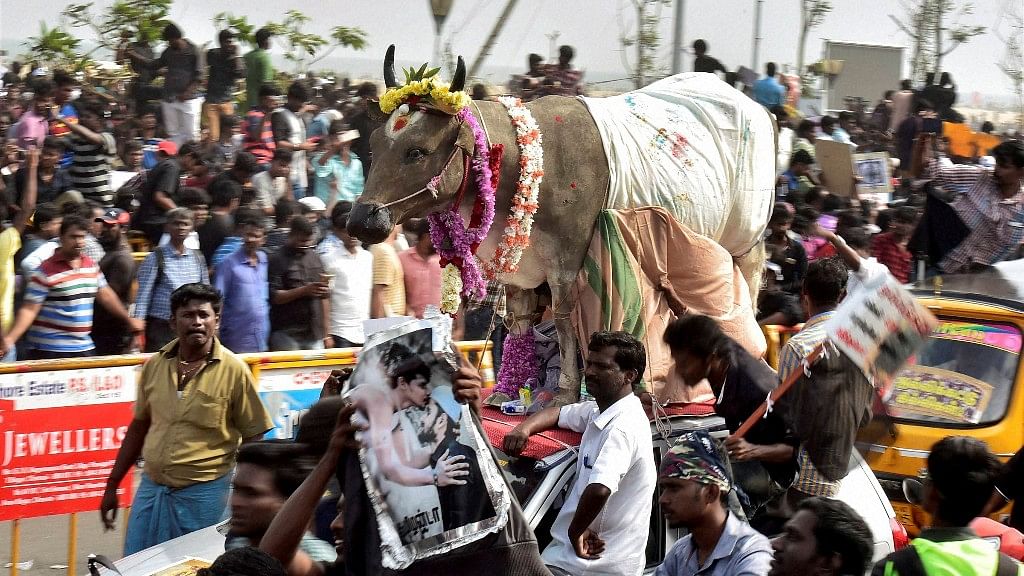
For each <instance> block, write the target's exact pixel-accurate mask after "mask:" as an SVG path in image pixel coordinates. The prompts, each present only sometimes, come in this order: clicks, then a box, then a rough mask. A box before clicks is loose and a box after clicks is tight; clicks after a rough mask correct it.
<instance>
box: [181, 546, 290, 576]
mask: <svg viewBox="0 0 1024 576" xmlns="http://www.w3.org/2000/svg"><path fill="white" fill-rule="evenodd" d="M287 574H288V573H287V572H286V571H285V569H284V566H282V565H281V562H279V561H278V560H277V558H274V557H273V556H271V555H270V554H267V553H266V552H264V551H262V550H260V549H259V548H253V547H252V546H245V547H243V548H234V549H232V550H228V551H227V552H225V553H223V554H221V555H220V556H218V557H217V559H216V560H214V561H213V564H211V565H210V567H209V568H200V569H199V570H198V571H196V576H286V575H287Z"/></svg>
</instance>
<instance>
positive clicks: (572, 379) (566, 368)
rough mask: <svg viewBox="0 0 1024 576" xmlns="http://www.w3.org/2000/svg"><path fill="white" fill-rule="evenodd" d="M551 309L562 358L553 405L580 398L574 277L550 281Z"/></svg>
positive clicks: (564, 403) (562, 404)
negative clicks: (574, 314)
mask: <svg viewBox="0 0 1024 576" xmlns="http://www.w3.org/2000/svg"><path fill="white" fill-rule="evenodd" d="M550 286H551V311H552V313H553V314H554V317H555V330H556V331H557V333H558V354H559V358H560V359H561V361H562V373H561V374H560V375H559V377H558V393H557V394H556V395H555V404H556V405H558V406H564V405H566V404H572V403H574V402H578V401H579V399H580V369H579V366H578V365H577V364H576V359H577V358H578V355H579V353H578V351H577V347H578V345H579V342H577V340H576V330H575V329H574V328H573V326H572V311H573V310H574V309H575V308H576V292H575V290H574V287H575V279H572V280H570V281H564V282H551V283H550Z"/></svg>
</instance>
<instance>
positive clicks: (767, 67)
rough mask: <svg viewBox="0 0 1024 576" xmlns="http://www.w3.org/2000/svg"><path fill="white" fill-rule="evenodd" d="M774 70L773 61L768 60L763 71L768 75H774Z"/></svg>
mask: <svg viewBox="0 0 1024 576" xmlns="http://www.w3.org/2000/svg"><path fill="white" fill-rule="evenodd" d="M776 70H777V67H776V66H775V62H769V63H767V64H765V66H764V73H765V74H766V75H768V76H775V72H776Z"/></svg>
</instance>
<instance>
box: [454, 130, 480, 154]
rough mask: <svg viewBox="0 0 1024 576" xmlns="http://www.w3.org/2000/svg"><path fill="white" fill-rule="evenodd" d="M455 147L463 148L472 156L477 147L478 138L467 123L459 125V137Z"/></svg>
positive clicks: (456, 139)
mask: <svg viewBox="0 0 1024 576" xmlns="http://www.w3.org/2000/svg"><path fill="white" fill-rule="evenodd" d="M455 146H456V147H458V148H462V149H463V150H465V151H466V153H467V154H470V155H472V153H473V152H474V148H475V147H476V137H475V136H474V135H473V131H472V130H470V129H469V126H466V124H465V123H459V135H458V136H456V138H455Z"/></svg>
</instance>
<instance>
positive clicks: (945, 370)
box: [886, 320, 1021, 426]
mask: <svg viewBox="0 0 1024 576" xmlns="http://www.w3.org/2000/svg"><path fill="white" fill-rule="evenodd" d="M1020 350H1021V332H1020V330H1019V329H1018V328H1017V327H1016V326H1014V325H1012V324H1000V323H995V322H970V321H961V320H941V321H940V323H939V327H938V328H936V330H935V331H934V332H933V333H932V335H931V337H930V338H929V339H928V342H927V343H926V344H925V346H924V347H923V348H922V349H921V351H920V352H919V353H918V354H917V355H916V357H914V358H912V359H911V361H910V364H909V365H908V366H907V367H906V368H904V369H903V370H902V371H901V372H900V373H899V375H898V376H897V377H896V378H895V380H894V381H893V386H892V388H891V390H890V391H889V392H888V394H887V400H886V404H887V406H888V408H889V411H890V413H891V414H892V415H893V416H895V417H896V418H899V419H901V420H907V421H911V422H915V423H923V424H930V425H960V426H970V425H983V424H991V423H994V422H998V421H999V420H1001V419H1002V418H1003V416H1004V415H1005V414H1006V408H1007V406H1008V405H1009V403H1010V393H1011V392H1012V390H1013V385H1014V380H1015V376H1016V373H1017V364H1018V359H1019V357H1020Z"/></svg>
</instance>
